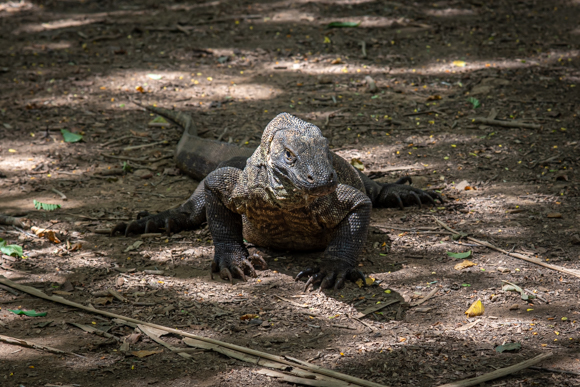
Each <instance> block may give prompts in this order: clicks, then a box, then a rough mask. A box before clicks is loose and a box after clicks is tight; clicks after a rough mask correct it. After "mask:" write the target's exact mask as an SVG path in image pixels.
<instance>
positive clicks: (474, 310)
mask: <svg viewBox="0 0 580 387" xmlns="http://www.w3.org/2000/svg"><path fill="white" fill-rule="evenodd" d="M484 311H485V308H484V307H483V304H482V302H481V300H477V301H475V302H474V303H473V304H471V306H470V307H469V309H467V311H466V312H465V314H466V315H467V316H469V317H475V316H481V315H482V314H483V312H484Z"/></svg>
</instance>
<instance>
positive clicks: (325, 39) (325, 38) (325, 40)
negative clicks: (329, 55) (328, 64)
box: [324, 36, 330, 44]
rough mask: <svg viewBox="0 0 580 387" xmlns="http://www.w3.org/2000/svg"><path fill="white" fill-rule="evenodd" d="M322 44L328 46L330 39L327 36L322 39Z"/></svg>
mask: <svg viewBox="0 0 580 387" xmlns="http://www.w3.org/2000/svg"><path fill="white" fill-rule="evenodd" d="M324 44H330V38H329V37H328V36H325V37H324Z"/></svg>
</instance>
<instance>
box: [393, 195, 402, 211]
mask: <svg viewBox="0 0 580 387" xmlns="http://www.w3.org/2000/svg"><path fill="white" fill-rule="evenodd" d="M393 196H394V197H395V199H396V200H397V203H398V204H399V208H400V209H401V210H404V209H405V206H404V205H403V200H402V199H401V196H399V194H398V193H396V192H393Z"/></svg>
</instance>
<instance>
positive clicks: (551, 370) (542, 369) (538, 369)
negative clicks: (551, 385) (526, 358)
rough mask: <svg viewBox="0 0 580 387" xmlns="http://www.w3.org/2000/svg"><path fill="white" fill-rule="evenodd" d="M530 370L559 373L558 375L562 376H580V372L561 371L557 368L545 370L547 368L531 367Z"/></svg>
mask: <svg viewBox="0 0 580 387" xmlns="http://www.w3.org/2000/svg"><path fill="white" fill-rule="evenodd" d="M529 368H530V369H531V370H536V371H545V372H557V373H561V374H568V375H576V376H580V372H576V371H568V370H559V369H557V368H545V367H536V366H533V367H529Z"/></svg>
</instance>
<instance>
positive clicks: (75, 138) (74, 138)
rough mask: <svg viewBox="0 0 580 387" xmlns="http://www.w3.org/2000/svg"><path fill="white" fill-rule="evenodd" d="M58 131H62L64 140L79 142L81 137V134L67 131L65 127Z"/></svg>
mask: <svg viewBox="0 0 580 387" xmlns="http://www.w3.org/2000/svg"><path fill="white" fill-rule="evenodd" d="M60 132H61V133H62V137H63V138H64V142H79V141H80V140H82V139H83V136H81V135H80V134H76V133H72V132H69V131H68V130H66V129H61V130H60Z"/></svg>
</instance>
